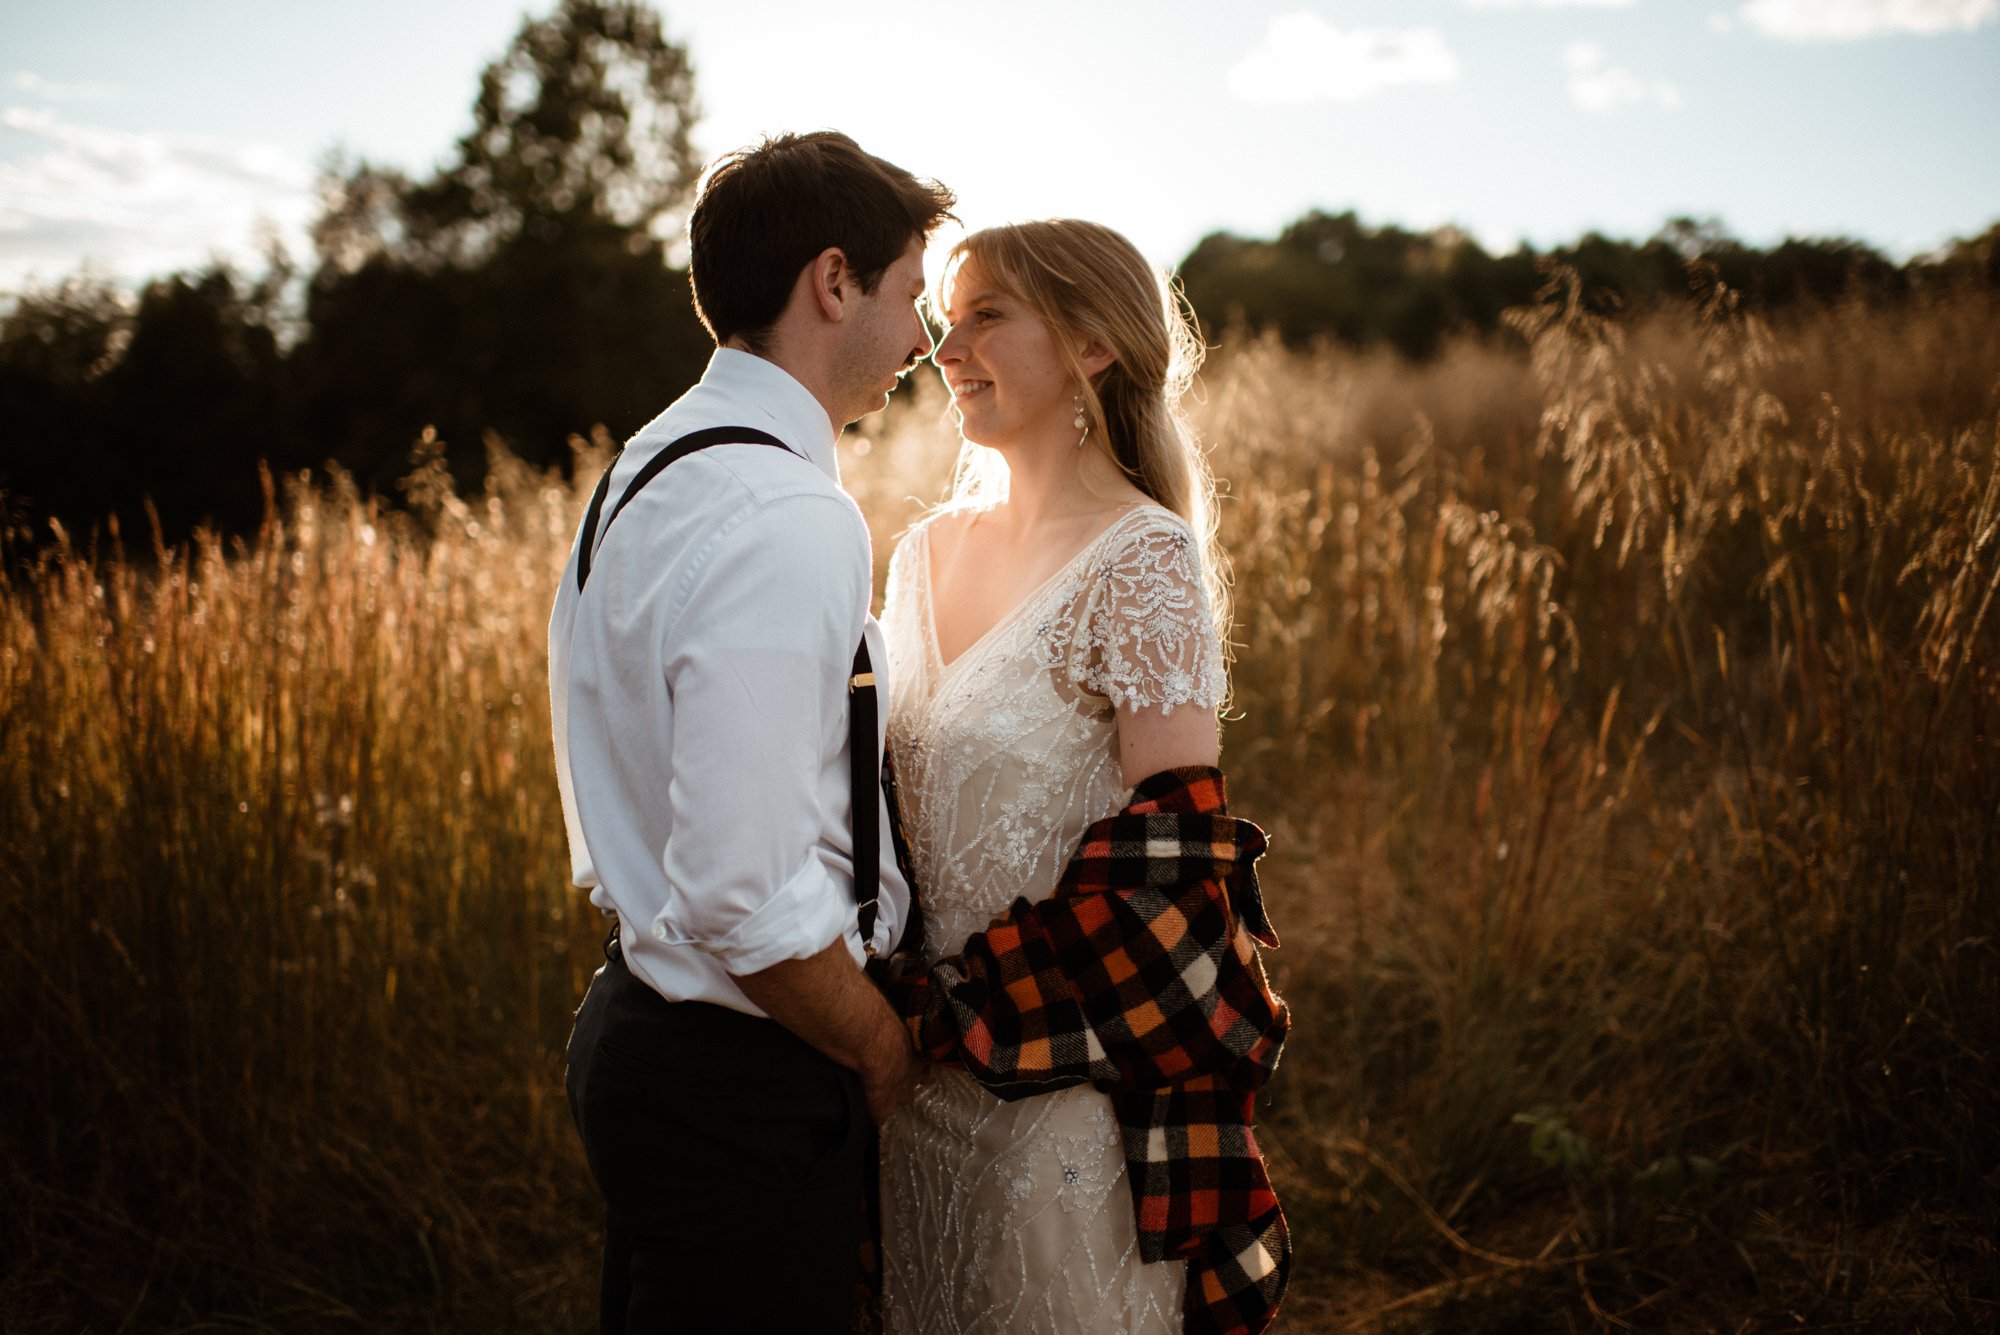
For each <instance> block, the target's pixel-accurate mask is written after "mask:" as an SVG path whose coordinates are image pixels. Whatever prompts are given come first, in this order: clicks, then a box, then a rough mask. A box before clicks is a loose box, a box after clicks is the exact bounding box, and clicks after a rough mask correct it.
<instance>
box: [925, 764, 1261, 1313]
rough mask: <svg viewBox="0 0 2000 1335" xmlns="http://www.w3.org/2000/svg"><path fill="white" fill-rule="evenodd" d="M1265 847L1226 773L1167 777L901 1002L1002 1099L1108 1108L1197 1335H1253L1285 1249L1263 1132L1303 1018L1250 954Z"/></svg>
mask: <svg viewBox="0 0 2000 1335" xmlns="http://www.w3.org/2000/svg"><path fill="white" fill-rule="evenodd" d="M1263 851H1264V834H1263V832H1262V831H1261V830H1259V829H1258V828H1257V827H1256V826H1255V825H1252V824H1251V823H1250V822H1248V821H1244V820H1237V819H1235V818H1234V817H1232V816H1230V815H1229V814H1228V804H1227V801H1226V796H1225V792H1224V786H1223V777H1222V772H1221V771H1220V770H1216V769H1208V768H1199V769H1176V770H1167V771H1165V772H1163V773H1160V774H1155V775H1153V776H1152V777H1150V778H1148V779H1147V780H1145V781H1144V782H1143V783H1141V784H1140V785H1139V786H1138V788H1137V789H1136V790H1134V792H1133V796H1132V801H1131V803H1130V804H1129V805H1128V806H1127V807H1126V808H1125V809H1124V810H1123V811H1122V812H1120V813H1119V814H1118V815H1116V816H1112V817H1109V818H1108V819H1105V820H1101V821H1099V822H1097V823H1096V824H1095V825H1093V826H1091V827H1090V828H1089V829H1088V830H1086V831H1085V832H1084V836H1083V842H1082V844H1081V845H1080V846H1079V847H1078V848H1077V851H1076V853H1075V855H1074V856H1073V857H1072V858H1071V859H1070V863H1069V867H1068V869H1067V870H1066V871H1065V872H1064V874H1063V879H1062V884H1061V885H1060V886H1059V887H1058V889H1057V890H1056V892H1055V894H1054V895H1053V896H1052V897H1050V898H1049V899H1046V900H1043V901H1042V902H1041V903H1038V904H1030V903H1028V902H1027V901H1026V900H1016V901H1015V903H1014V906H1013V907H1012V908H1011V909H1009V910H1008V912H1007V915H1006V916H1005V917H1004V918H1000V919H998V920H996V921H995V922H994V923H993V925H992V926H991V927H989V928H987V929H986V931H984V932H981V933H979V934H978V935H977V936H974V937H973V938H972V939H971V940H969V941H967V942H966V944H965V949H964V951H963V952H962V953H961V954H959V955H956V956H954V957H952V958H950V959H947V960H943V961H940V962H939V963H938V964H936V965H934V966H933V967H932V968H931V969H930V970H929V971H928V972H927V973H924V974H920V975H916V976H913V977H907V978H904V979H902V980H899V981H898V982H896V983H894V984H892V985H891V987H890V995H891V997H892V999H893V1000H894V1001H895V1002H896V1004H897V1007H898V1009H899V1010H900V1011H901V1013H902V1014H903V1016H904V1017H905V1022H906V1023H907V1024H908V1025H909V1026H910V1032H911V1034H912V1036H913V1037H914V1038H915V1039H916V1042H917V1046H918V1047H919V1048H921V1049H922V1050H923V1051H924V1052H925V1053H926V1054H928V1055H929V1056H930V1057H931V1059H932V1060H934V1061H939V1062H951V1063H956V1064H959V1065H962V1066H963V1067H964V1068H965V1069H966V1070H967V1071H969V1072H970V1073H971V1074H972V1075H973V1076H974V1077H975V1078H977V1079H978V1080H979V1081H980V1083H982V1084H983V1085H985V1086H986V1087H987V1088H988V1089H991V1090H992V1091H993V1092H994V1093H996V1094H998V1095H999V1096H1000V1097H1002V1098H1007V1099H1013V1098H1025V1097H1027V1096H1029V1095H1032V1094H1038V1093H1045V1092H1047V1091H1049V1090H1054V1089H1062V1088H1067V1087H1070V1086H1074V1085H1079V1084H1085V1083H1088V1084H1091V1085H1094V1086H1096V1087H1097V1088H1098V1089H1101V1090H1103V1091H1105V1092H1106V1093H1108V1094H1110V1095H1111V1099H1112V1103H1113V1105H1114V1106H1115V1108H1116V1110H1117V1114H1118V1120H1119V1122H1120V1124H1121V1126H1122V1127H1123V1130H1124V1136H1125V1160H1126V1166H1127V1171H1128V1175H1129V1176H1130V1178H1131V1182H1132V1195H1133V1205H1134V1207H1135V1209H1136V1212H1137V1216H1138V1224H1139V1246H1140V1250H1141V1253H1142V1254H1143V1255H1144V1257H1145V1259H1146V1260H1148V1261H1164V1260H1176V1259H1185V1260H1186V1261H1187V1262H1188V1277H1187V1308H1186V1320H1185V1324H1184V1329H1185V1330H1186V1331H1187V1332H1189V1335H1196V1333H1199V1335H1223V1333H1224V1332H1228V1333H1230V1335H1238V1333H1240V1335H1256V1333H1257V1332H1260V1331H1262V1330H1264V1329H1265V1328H1266V1327H1267V1326H1269V1325H1270V1324H1271V1319H1272V1317H1273V1316H1274V1315H1275V1314H1276V1311H1277V1307H1278V1301H1279V1299H1280V1298H1281V1297H1282V1296H1283V1294H1284V1290H1285V1281H1286V1277H1287V1275H1288V1274H1289V1272H1290V1269H1291V1254H1292V1252H1291V1235H1290V1233H1289V1232H1288V1231H1287V1230H1286V1227H1285V1217H1284V1214H1283V1212H1282V1211H1280V1210H1279V1208H1278V1198H1277V1196H1276V1194H1275V1193H1273V1191H1272V1190H1271V1181H1270V1178H1269V1176H1268V1175H1267V1174H1266V1173H1265V1171H1264V1161H1263V1158H1262V1157H1261V1156H1260V1155H1259V1154H1258V1152H1257V1142H1256V1138H1255V1137H1254V1136H1253V1135H1252V1133H1251V1129H1250V1121H1251V1111H1252V1104H1253V1102H1254V1100H1255V1098H1256V1094H1257V1091H1258V1090H1259V1089H1261V1088H1262V1087H1263V1085H1264V1083H1265V1081H1267V1080H1269V1079H1270V1077H1271V1072H1272V1071H1273V1070H1274V1069H1275V1068H1276V1066H1277V1064H1278V1052H1279V1049H1280V1048H1281V1047H1282V1046H1283V1044H1284V1041H1285V1031H1286V1029H1287V1028H1288V1027H1289V1025H1290V1023H1291V1016H1290V1014H1289V1012H1288V1011H1287V1010H1286V1008H1285V1004H1284V1002H1282V1001H1281V1000H1279V998H1278V997H1277V996H1276V995H1275V994H1273V993H1272V991H1271V988H1270V984H1269V982H1268V981H1267V980H1266V979H1265V976H1264V967H1263V964H1262V962H1261V961H1260V960H1259V958H1258V954H1257V946H1258V944H1259V943H1262V944H1263V945H1266V946H1276V945H1277V944H1278V939H1277V936H1276V934H1275V933H1273V932H1272V930H1271V924H1270V922H1269V920H1268V919H1266V917H1265V916H1264V902H1263V898H1262V896H1261V895H1260V894H1259V892H1258V888H1257V875H1256V872H1255V870H1254V868H1253V864H1254V862H1255V861H1256V859H1257V857H1258V855H1259V854H1261V853H1262V852H1263Z"/></svg>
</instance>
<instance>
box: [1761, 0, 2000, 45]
mask: <svg viewBox="0 0 2000 1335" xmlns="http://www.w3.org/2000/svg"><path fill="white" fill-rule="evenodd" d="M1737 16H1738V17H1739V18H1741V19H1742V20H1743V22H1744V23H1745V24H1747V25H1748V26H1750V27H1752V28H1754V29H1756V30H1757V31H1758V32H1760V33H1763V34H1764V35H1765V36H1766V37H1782V38H1786V39H1788V40H1790V41H1795V42H1813V41H1821V42H1846V41H1853V40H1855V39H1857V38H1862V37H1879V36H1883V35H1885V34H1889V33H1909V34H1913V35H1916V36H1919V37H1934V36H1936V35H1937V34H1939V33H1946V32H1970V31H1972V30H1973V29H1974V28H1977V27H1979V26H1981V25H1982V24H1986V23H1991V22H1992V21H1993V20H1994V19H1995V18H2000V0H1750V3H1749V4H1746V5H1744V6H1743V7H1742V9H1740V10H1738V11H1737Z"/></svg>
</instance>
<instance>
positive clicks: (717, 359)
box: [701, 348, 840, 483]
mask: <svg viewBox="0 0 2000 1335" xmlns="http://www.w3.org/2000/svg"><path fill="white" fill-rule="evenodd" d="M701 383H702V385H703V387H704V388H707V389H712V390H714V391H716V392H717V393H719V394H721V395H722V396H723V397H724V398H726V399H727V400H728V401H729V403H730V405H731V406H732V407H734V408H737V409H738V412H737V416H738V417H740V418H742V419H743V420H742V421H740V422H738V423H737V425H739V426H759V425H762V424H761V423H759V422H756V421H753V420H751V419H752V418H753V417H755V416H759V415H761V416H763V417H765V418H768V419H769V423H770V430H771V434H772V435H774V436H776V437H777V438H778V439H779V440H782V441H784V442H785V444H787V445H789V446H790V447H791V448H792V449H794V450H796V451H798V452H800V453H802V454H804V455H805V457H806V458H808V459H810V460H812V461H813V463H815V464H816V465H818V466H819V469H820V471H821V472H823V473H825V474H826V475H827V476H828V477H830V478H832V479H833V480H834V482H835V483H838V482H839V481H840V460H839V456H838V454H837V453H836V452H835V450H834V445H833V442H834V430H833V421H832V419H830V418H829V417H828V416H827V415H826V409H825V408H824V407H823V406H821V404H820V401H819V400H818V399H817V398H815V397H814V396H813V392H812V391H811V390H809V389H807V388H806V387H805V386H804V385H802V384H800V383H799V382H798V381H797V380H795V379H793V378H792V375H791V373H790V372H789V371H787V370H785V368H784V367H782V366H780V365H778V364H777V363H776V362H773V361H767V360H765V359H764V358H762V357H759V356H757V355H755V354H754V353H749V352H739V351H737V350H736V349H735V348H717V349H716V350H715V355H714V356H712V357H710V358H709V359H708V369H707V370H706V371H704V372H702V376H701Z"/></svg>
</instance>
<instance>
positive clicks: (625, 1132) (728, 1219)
mask: <svg viewBox="0 0 2000 1335" xmlns="http://www.w3.org/2000/svg"><path fill="white" fill-rule="evenodd" d="M608 953H609V956H610V958H609V960H608V962H607V963H606V964H605V966H604V967H603V968H602V969H599V970H598V971H597V976H596V977H595V978H594V979H593V980H592V981H591V985H590V991H589V993H588V994H587V995H586V996H585V997H584V999H583V1005H582V1007H581V1008H580V1009H579V1010H578V1011H577V1014H576V1028H575V1030H574V1031H572V1033H571V1034H570V1041H569V1082H568V1084H569V1102H570V1112H571V1114H572V1115H573V1116H574V1117H575V1118H576V1125H577V1130H578V1132H579V1133H580V1134H581V1135H582V1137H583V1149H584V1154H585V1156H586V1157H587V1158H588V1159H589V1161H590V1171H591V1173H592V1174H593V1175H594V1176H595V1177H596V1179H597V1186H598V1190H599V1191H601V1192H602V1193H603V1194H604V1202H605V1241H604V1281H603V1291H602V1299H601V1302H602V1309H601V1310H602V1316H601V1324H600V1329H601V1330H602V1331H603V1332H604V1335H628V1333H629V1335H660V1333H661V1332H670V1331H671V1332H682V1331H687V1332H697V1331H698V1332H702V1333H703V1335H720V1333H723V1332H740V1333H741V1335H765V1333H766V1332H770V1333H771V1335H794V1333H796V1335H815V1333H816V1332H822V1331H824V1332H844V1331H845V1330H846V1329H847V1328H848V1318H849V1311H850V1307H851V1304H852V1302H853V1297H854V1285H855V1281H856V1278H857V1275H858V1268H859V1255H860V1250H859V1249H860V1241H861V1238H860V1234H861V1228H862V1216H861V1200H862V1187H863V1180H862V1174H863V1171H864V1165H865V1164H866V1163H868V1162H869V1161H870V1157H871V1154H870V1152H871V1151H872V1149H873V1141H874V1126H873V1124H872V1123H871V1122H870V1120H869V1117H868V1109H867V1105H866V1104H865V1103H864V1102H863V1100H862V1096H861V1085H860V1082H859V1080H858V1079H857V1078H856V1077H855V1076H854V1074H853V1073H852V1072H850V1071H848V1070H847V1069H846V1068H845V1067H842V1066H841V1065H839V1064H838V1063H836V1062H834V1061H832V1060H830V1059H829V1058H827V1057H825V1056H823V1055H822V1054H821V1053H820V1052H818V1051H817V1050H816V1049H814V1048H813V1047H811V1046H810V1045H809V1044H807V1043H806V1042H805V1041H804V1040H803V1039H801V1038H799V1037H798V1036H797V1035H795V1034H793V1033H792V1032H791V1031H790V1030H788V1029H786V1028H785V1027H784V1026H783V1025H780V1024H778V1023H777V1022H776V1021H774V1020H767V1019H760V1018H758V1017H756V1016H751V1015H745V1014H743V1013H742V1012H740V1011H733V1010H729V1009H728V1008H726V1007H722V1006H711V1005H708V1004H707V1003H705V1002H698V1001H680V1002H669V1001H667V1000H665V999H664V998H662V997H661V996H660V995H659V993H657V992H655V991H653V989H652V988H650V987H648V986H647V985H646V984H645V983H643V982H641V981H639V980H638V979H637V978H634V977H633V976H632V973H631V971H630V970H629V969H627V968H626V966H625V962H624V957H623V956H622V954H620V953H619V950H618V947H617V945H616V944H615V943H614V944H613V946H612V947H611V949H610V951H609V952H608Z"/></svg>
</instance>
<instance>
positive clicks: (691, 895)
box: [653, 495, 869, 976]
mask: <svg viewBox="0 0 2000 1335" xmlns="http://www.w3.org/2000/svg"><path fill="white" fill-rule="evenodd" d="M867 551H868V548H867V535H866V531H865V530H864V529H862V527H861V522H860V518H859V516H858V515H856V514H855V513H854V512H853V511H852V510H851V509H848V508H846V507H844V506H842V505H841V504H840V503H839V502H838V501H836V500H833V499H829V498H826V497H823V496H819V495H800V496H791V497H786V498H783V499H781V500H777V501H773V502H770V503H768V504H764V505H761V506H756V507H753V508H752V509H750V510H749V511H748V512H747V513H745V514H744V516H743V517H742V518H741V520H740V521H739V522H738V523H736V524H735V525H734V526H733V527H731V528H730V529H728V530H727V531H726V532H724V533H723V534H721V535H720V536H719V537H718V538H717V539H716V540H715V542H714V545H713V547H712V550H711V553H710V554H709V556H708V557H707V559H706V560H705V561H704V562H703V564H702V565H701V567H700V569H699V572H698V574H697V575H696V577H695V581H696V582H695V585H694V587H693V589H692V591H691V592H690V594H689V597H688V600H687V602H686V603H685V604H684V606H683V609H682V611H681V612H680V614H679V615H678V616H677V617H676V618H675V620H674V624H673V626H671V627H669V628H668V630H667V632H666V641H667V642H666V643H665V645H663V647H662V660H663V662H664V667H665V671H666V674H667V689H668V691H669V692H670V693H671V696H672V699H673V743H672V765H671V774H672V776H673V777H672V779H671V781H670V783H669V789H668V793H667V804H668V808H669V811H670V813H671V833H670V834H669V836H668V838H667V841H666V846H665V847H664V848H663V849H661V850H659V851H660V857H661V866H662V868H663V870H664V871H665V873H666V880H667V897H666V905H665V907H664V908H663V909H662V910H661V912H660V914H659V916H658V917H657V918H656V919H655V921H654V923H653V934H654V936H655V937H657V938H658V939H660V940H662V941H665V942H670V943H676V944H685V945H689V946H692V947H694V948H696V949H698V950H700V951H702V952H704V953H705V954H708V955H709V956H711V957H713V958H714V959H715V960H716V962H717V963H718V964H720V965H721V966H722V967H723V968H724V969H725V970H727V971H728V972H729V973H731V974H735V975H738V976H741V975H744V974H751V973H756V972H758V971H760V970H762V969H766V968H769V967H770V966H771V965H773V964H777V963H780V962H781V961H784V960H788V959H803V958H805V957H807V956H810V955H813V954H816V953H818V952H819V951H821V950H823V949H825V948H826V947H827V946H829V945H831V944H832V943H833V942H834V941H836V940H838V939H839V938H840V936H841V934H842V932H843V931H844V930H845V929H846V928H847V926H849V925H850V922H851V920H852V919H853V917H854V892H853V871H852V867H851V864H850V862H849V861H848V859H847V858H845V857H844V856H842V855H840V854H839V853H838V852H836V851H835V850H833V849H831V848H829V847H827V845H826V842H825V839H824V835H825V832H826V830H827V828H828V826H829V824H830V821H829V817H830V816H831V817H832V819H833V820H834V821H844V820H845V819H846V816H847V813H846V811H845V810H844V809H843V810H842V811H840V812H834V813H828V812H825V811H822V810H821V805H822V803H823V801H824V796H823V789H822V785H821V783H820V776H821V771H822V768H823V766H824V765H825V763H826V758H827V756H828V755H829V754H830V753H831V751H832V750H834V749H837V748H839V747H840V746H842V745H844V742H845V737H846V731H847V708H848V703H847V677H848V674H849V672H850V670H851V665H852V663H853V657H854V646H855V644H856V642H857V641H858V640H859V638H860V633H861V627H862V625H863V624H864V622H865V620H866V617H867V612H868V596H869V571H868V556H867Z"/></svg>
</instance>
